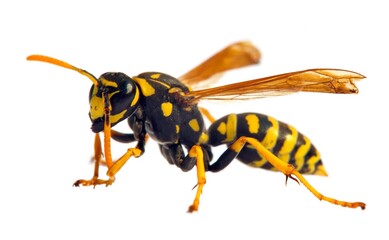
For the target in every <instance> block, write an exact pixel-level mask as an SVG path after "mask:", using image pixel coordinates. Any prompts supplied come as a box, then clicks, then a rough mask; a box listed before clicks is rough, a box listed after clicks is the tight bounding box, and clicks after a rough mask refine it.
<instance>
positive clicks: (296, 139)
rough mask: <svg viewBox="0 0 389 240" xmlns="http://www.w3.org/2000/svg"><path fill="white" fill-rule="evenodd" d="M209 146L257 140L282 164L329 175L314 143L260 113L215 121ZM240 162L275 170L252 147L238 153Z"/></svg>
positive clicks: (210, 131) (235, 115)
mask: <svg viewBox="0 0 389 240" xmlns="http://www.w3.org/2000/svg"><path fill="white" fill-rule="evenodd" d="M208 134H209V144H211V145H212V146H217V145H221V144H227V145H231V144H232V143H233V142H234V141H235V140H237V139H238V138H239V137H242V136H245V137H251V138H255V139H257V140H258V141H259V142H260V143H261V144H262V145H263V146H264V147H265V148H266V149H268V150H269V151H271V152H272V153H273V154H274V155H276V156H277V157H278V158H280V159H281V160H282V161H284V162H287V163H290V164H292V165H293V166H294V167H295V168H296V170H298V171H299V172H300V173H304V174H315V175H323V176H326V175H327V173H326V171H325V169H324V166H323V163H322V161H321V157H320V153H319V152H318V151H317V150H316V148H315V146H314V145H313V144H312V143H311V141H310V140H309V139H308V138H307V137H306V136H304V135H303V134H301V133H300V132H298V131H297V130H296V129H295V128H294V127H293V126H291V125H288V124H286V123H283V122H281V121H278V120H277V119H275V118H272V117H270V116H267V115H263V114H259V113H241V114H229V115H226V116H224V117H222V118H220V119H218V120H216V121H215V122H214V123H213V124H212V125H211V126H210V127H209V129H208ZM237 159H239V160H240V161H241V162H243V163H245V164H248V165H250V166H253V167H259V168H263V169H268V170H275V169H274V168H273V166H272V165H271V164H270V163H269V162H268V161H267V160H266V159H265V158H264V157H263V156H261V155H260V154H259V153H258V152H257V151H256V150H255V149H254V148H253V147H252V146H251V145H248V144H247V145H246V146H244V147H243V149H242V150H241V151H240V152H239V154H238V156H237Z"/></svg>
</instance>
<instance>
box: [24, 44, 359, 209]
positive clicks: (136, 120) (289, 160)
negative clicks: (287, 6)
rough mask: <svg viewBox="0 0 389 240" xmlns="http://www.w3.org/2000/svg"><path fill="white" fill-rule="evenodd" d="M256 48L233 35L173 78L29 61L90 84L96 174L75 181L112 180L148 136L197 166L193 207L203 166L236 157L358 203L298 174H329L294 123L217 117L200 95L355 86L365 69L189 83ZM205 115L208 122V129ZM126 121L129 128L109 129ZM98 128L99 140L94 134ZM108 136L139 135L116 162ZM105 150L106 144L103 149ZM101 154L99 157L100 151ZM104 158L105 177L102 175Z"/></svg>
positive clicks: (168, 153) (129, 138) (173, 157)
mask: <svg viewBox="0 0 389 240" xmlns="http://www.w3.org/2000/svg"><path fill="white" fill-rule="evenodd" d="M259 59H260V52H259V50H258V49H257V48H256V47H254V46H253V45H252V44H251V43H249V42H237V43H234V44H231V45H229V46H227V47H226V48H224V49H222V50H221V51H219V52H217V53H216V54H214V55H213V56H211V57H210V58H209V59H207V60H205V61H204V62H203V63H201V64H200V65H198V66H197V67H195V68H193V69H192V70H191V71H189V72H187V73H186V74H184V75H183V76H181V77H179V78H178V79H177V78H174V77H172V76H170V75H167V74H164V73H160V72H145V73H141V74H139V75H137V76H134V77H129V76H127V75H126V74H124V73H121V72H107V73H104V74H103V75H101V76H100V77H99V78H96V77H94V76H93V75H92V74H90V73H89V72H87V71H85V70H82V69H80V68H77V67H74V66H73V65H70V64H68V63H66V62H63V61H61V60H58V59H55V58H51V57H47V56H43V55H31V56H28V57H27V60H35V61H41V62H47V63H51V64H54V65H57V66H61V67H64V68H68V69H71V70H74V71H77V72H79V73H80V74H82V75H84V76H86V77H87V78H89V79H90V80H91V81H92V83H93V85H92V87H91V89H90V93H89V102H90V111H89V117H90V119H91V121H92V131H93V132H94V133H95V143H94V149H95V150H94V160H95V161H94V162H95V167H94V175H93V177H92V178H91V179H88V180H85V179H80V180H77V181H76V182H75V183H74V186H80V185H83V186H96V185H100V184H105V185H107V186H108V185H111V184H112V183H113V182H114V181H115V175H116V174H117V173H118V171H119V170H120V169H121V168H122V167H123V165H124V164H125V163H126V162H127V161H128V159H129V158H131V157H140V156H141V155H142V154H143V153H144V152H145V144H146V141H147V139H148V137H150V138H152V139H153V140H155V141H156V142H157V143H158V145H159V148H160V151H161V154H162V155H163V156H164V158H165V159H166V160H167V161H168V162H169V163H170V164H173V165H176V166H177V167H178V168H180V169H181V170H183V171H189V170H191V169H192V168H194V167H195V166H196V168H197V184H196V186H197V192H196V195H195V198H194V201H193V203H192V204H191V205H190V207H189V209H188V211H189V212H193V211H197V210H198V206H199V202H200V195H201V193H202V189H203V187H204V185H205V183H206V176H205V172H207V171H210V172H218V171H220V170H222V169H224V168H225V167H227V166H228V165H229V164H230V163H231V162H232V160H233V159H238V160H240V161H241V162H243V163H245V164H247V165H250V166H253V167H258V168H264V169H269V170H278V171H280V172H282V173H283V174H285V176H286V180H287V179H288V178H291V179H293V180H295V181H296V182H298V183H300V182H301V183H302V184H303V185H304V186H305V187H307V188H308V190H310V191H311V192H312V193H313V194H314V195H315V196H316V197H317V198H318V199H320V200H324V201H327V202H330V203H332V204H337V205H341V206H344V207H350V208H357V207H360V208H362V209H364V208H365V206H366V205H365V203H363V202H347V201H340V200H337V199H334V198H331V197H327V196H324V195H323V194H321V193H320V192H318V191H317V190H316V189H315V188H314V187H313V186H311V185H310V184H309V182H308V181H307V180H306V179H305V178H304V177H303V175H302V174H316V175H324V176H325V175H327V173H326V171H325V169H324V166H323V164H322V160H321V157H320V154H319V152H318V151H317V149H316V148H315V147H314V145H312V143H311V141H310V140H309V139H308V138H307V137H306V136H305V135H303V134H301V133H299V132H298V131H297V130H296V129H295V128H294V127H293V126H290V125H288V124H286V123H283V122H280V121H278V120H276V119H274V118H272V117H270V116H266V115H263V114H259V113H255V112H250V113H240V114H228V115H226V116H224V117H222V118H219V119H217V120H215V118H213V116H212V115H211V114H210V113H209V112H208V111H207V110H206V109H204V108H200V107H199V106H198V103H199V101H200V100H206V99H212V100H225V99H229V100H234V99H237V100H242V99H255V98H262V97H267V96H274V95H284V94H289V93H294V92H300V91H305V92H322V93H343V94H349V93H357V92H358V89H357V87H356V86H355V84H354V82H355V81H357V80H361V79H363V78H364V76H363V75H361V74H359V73H356V72H352V71H348V70H341V69H328V68H317V69H308V70H303V71H296V72H290V73H284V74H280V75H275V76H270V77H264V78H258V79H253V80H248V81H242V82H237V83H233V84H228V85H223V86H219V87H211V88H203V89H197V90H192V88H190V87H189V86H191V87H195V86H196V85H199V84H202V83H204V82H206V81H207V80H209V79H212V78H214V77H215V76H217V75H219V74H220V73H222V72H225V71H227V70H232V69H235V68H240V67H244V66H248V65H251V64H256V63H258V62H259ZM203 117H206V118H207V119H208V120H209V121H210V122H211V125H210V126H209V127H208V128H206V126H205V123H204V119H203ZM123 120H127V121H128V124H129V126H130V128H131V129H132V133H121V132H117V131H115V130H113V129H111V128H112V127H113V126H115V125H116V124H117V123H119V122H121V121H123ZM100 132H103V134H104V139H103V147H102V144H101V139H100V135H99V133H100ZM111 138H112V139H114V140H116V141H119V142H123V143H130V142H137V144H136V146H135V147H131V148H128V150H127V151H126V152H125V153H124V154H123V155H122V156H121V157H120V158H119V159H117V160H116V161H114V160H113V159H112V156H111ZM221 144H226V145H227V150H225V152H224V153H223V154H222V155H221V156H220V157H219V158H218V159H217V160H216V161H212V158H213V156H212V151H211V149H212V147H213V146H218V145H221ZM103 149H104V151H103ZM103 156H104V157H103ZM101 162H104V164H105V165H106V167H107V168H108V170H107V176H108V179H101V178H99V167H100V164H101Z"/></svg>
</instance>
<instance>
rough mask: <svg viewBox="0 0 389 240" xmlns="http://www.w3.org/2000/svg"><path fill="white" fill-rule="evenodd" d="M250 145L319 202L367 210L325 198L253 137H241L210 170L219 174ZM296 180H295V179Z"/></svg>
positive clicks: (351, 203)
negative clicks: (295, 180)
mask: <svg viewBox="0 0 389 240" xmlns="http://www.w3.org/2000/svg"><path fill="white" fill-rule="evenodd" d="M247 143H248V144H250V145H251V146H253V147H254V148H255V149H256V150H257V151H258V153H259V154H260V155H261V156H263V157H264V158H265V159H266V160H267V161H268V162H270V163H271V164H272V165H273V166H274V167H275V168H276V169H277V170H279V171H280V172H282V173H283V174H285V175H286V176H287V177H291V176H292V175H294V176H295V177H296V178H297V179H298V180H300V182H301V183H302V184H304V186H305V187H306V188H307V189H308V190H309V191H311V192H312V194H313V195H315V196H316V197H317V198H318V199H319V200H324V201H327V202H329V203H332V204H335V205H340V206H343V207H349V208H357V207H360V208H361V209H365V207H366V204H365V203H363V202H346V201H340V200H337V199H334V198H331V197H327V196H324V195H323V194H321V193H320V192H318V191H317V190H316V189H315V188H314V187H313V186H312V185H311V184H310V183H309V182H308V181H307V180H306V179H305V178H304V177H303V176H302V175H301V173H299V172H298V171H297V170H296V169H295V168H294V167H293V165H291V164H288V163H285V162H284V161H282V160H281V159H279V158H278V157H277V156H275V155H274V154H273V153H272V152H270V151H269V150H268V149H266V148H265V147H264V146H263V145H262V144H261V143H260V142H259V141H258V140H257V139H255V138H251V137H240V138H239V139H238V140H236V141H235V142H234V143H233V144H232V145H231V146H230V147H229V149H227V150H226V151H225V152H224V153H223V154H222V156H221V157H220V158H219V159H218V160H217V161H216V162H215V163H214V164H212V165H211V166H209V168H208V170H209V171H213V172H217V171H220V170H222V169H223V168H225V167H227V165H228V164H229V163H231V161H232V160H233V159H234V158H235V157H236V156H237V155H238V154H239V152H240V151H241V150H242V148H243V147H244V146H245V145H246V144H247ZM293 179H294V178H293Z"/></svg>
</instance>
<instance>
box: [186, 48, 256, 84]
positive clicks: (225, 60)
mask: <svg viewBox="0 0 389 240" xmlns="http://www.w3.org/2000/svg"><path fill="white" fill-rule="evenodd" d="M259 58H260V52H259V50H258V49H257V48H256V47H254V45H252V44H251V43H249V42H237V43H234V44H231V45H229V46H227V47H226V48H224V49H222V50H221V51H219V52H217V53H216V54H215V55H213V56H211V57H210V58H208V59H207V60H205V61H204V62H203V63H201V64H200V65H198V66H196V67H195V68H193V69H192V70H190V71H189V72H187V73H186V74H184V75H182V76H181V77H179V80H181V81H182V82H183V83H184V84H186V85H188V86H191V87H194V86H196V85H199V84H200V83H203V82H205V81H208V80H210V81H212V80H214V79H215V78H217V77H216V76H218V75H220V74H221V73H222V72H224V71H227V70H231V69H235V68H240V67H244V66H248V65H251V64H256V63H258V62H259Z"/></svg>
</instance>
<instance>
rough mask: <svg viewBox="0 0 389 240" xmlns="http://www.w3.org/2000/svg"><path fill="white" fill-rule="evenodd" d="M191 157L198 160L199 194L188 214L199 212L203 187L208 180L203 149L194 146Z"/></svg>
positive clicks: (190, 152) (197, 193)
mask: <svg viewBox="0 0 389 240" xmlns="http://www.w3.org/2000/svg"><path fill="white" fill-rule="evenodd" d="M188 155H189V157H191V158H194V157H195V158H196V167H197V185H196V186H197V192H196V196H195V199H194V200H193V203H192V205H190V206H189V208H188V212H194V211H197V210H198V208H199V204H200V195H201V193H202V191H203V187H204V185H205V183H206V178H205V166H204V154H203V149H202V148H201V147H200V146H198V145H194V146H193V147H192V148H191V149H190V151H189V153H188Z"/></svg>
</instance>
